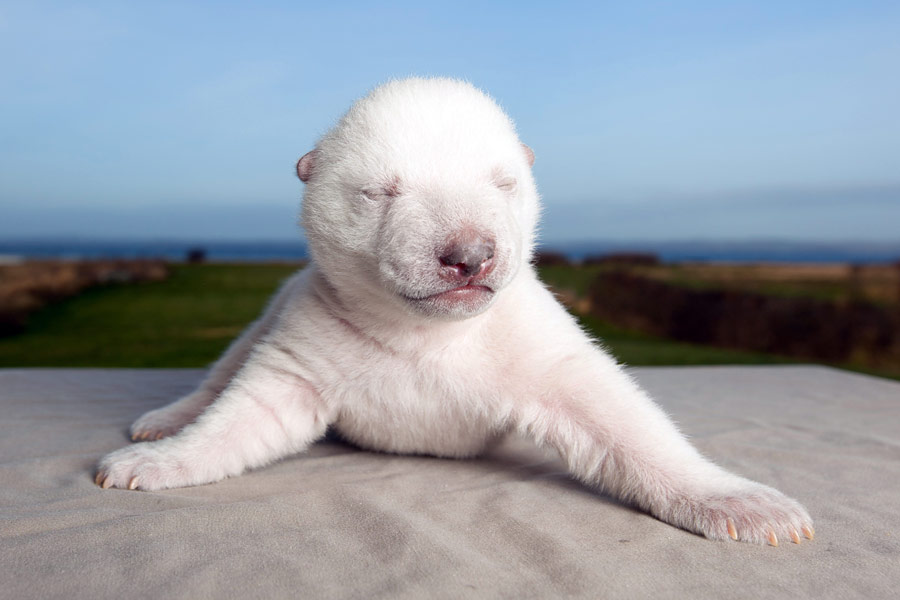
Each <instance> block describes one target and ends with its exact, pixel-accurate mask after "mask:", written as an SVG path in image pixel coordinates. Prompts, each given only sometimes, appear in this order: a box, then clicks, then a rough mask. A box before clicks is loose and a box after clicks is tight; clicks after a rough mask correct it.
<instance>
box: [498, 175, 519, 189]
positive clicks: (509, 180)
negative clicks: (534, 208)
mask: <svg viewBox="0 0 900 600" xmlns="http://www.w3.org/2000/svg"><path fill="white" fill-rule="evenodd" d="M516 184H517V182H516V178H515V177H508V176H507V177H500V178H499V179H494V185H495V186H497V189H499V190H502V191H504V192H514V191H515V190H516Z"/></svg>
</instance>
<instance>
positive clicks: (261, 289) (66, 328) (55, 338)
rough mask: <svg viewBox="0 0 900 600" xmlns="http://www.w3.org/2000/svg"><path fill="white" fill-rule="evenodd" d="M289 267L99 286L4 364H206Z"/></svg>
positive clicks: (638, 351)
mask: <svg viewBox="0 0 900 600" xmlns="http://www.w3.org/2000/svg"><path fill="white" fill-rule="evenodd" d="M296 269H297V265H290V264H206V265H183V264H176V265H173V266H172V274H171V276H170V277H169V278H168V279H167V280H165V281H162V282H156V283H145V284H134V285H123V286H107V287H102V288H94V289H91V290H88V291H87V292H84V293H82V294H80V295H78V296H76V297H74V298H71V299H69V300H65V301H62V302H60V303H57V304H53V305H51V306H49V307H47V308H45V309H43V310H41V311H39V312H37V313H35V314H33V315H32V316H31V318H30V319H29V323H28V327H27V329H26V331H25V332H24V333H22V334H19V335H15V336H11V337H6V338H0V366H2V367H24V366H79V367H82V366H84V367H86V366H92V367H202V366H205V365H208V364H209V363H211V362H212V361H214V360H215V359H216V357H217V356H218V355H219V354H220V353H221V352H222V350H224V349H225V347H226V346H227V345H228V343H229V342H230V341H231V340H232V339H234V337H235V336H236V335H238V333H240V331H241V330H242V328H243V327H244V326H245V325H247V324H248V323H249V322H250V321H252V320H253V319H254V318H255V317H256V316H257V315H258V314H259V313H260V311H261V310H262V308H263V306H264V304H265V302H266V300H267V299H268V298H269V296H270V295H271V294H272V292H273V291H274V290H275V289H276V287H277V286H278V284H279V283H280V282H281V281H283V280H284V279H285V278H286V277H288V276H289V275H290V274H291V273H293V272H294V271H296ZM591 275H592V271H591V270H590V269H585V270H578V269H573V268H572V267H550V268H547V269H545V270H543V271H542V276H543V277H544V278H545V280H547V281H549V282H550V283H551V284H552V285H555V286H559V287H560V288H566V289H575V290H579V291H583V290H584V288H585V287H586V285H587V281H588V280H589V279H590V276H591ZM582 323H583V324H584V326H585V327H586V329H588V330H589V331H591V332H592V333H593V334H594V335H596V336H598V337H600V338H602V340H603V342H604V343H605V345H606V346H607V347H608V348H609V349H610V350H611V351H612V352H613V353H614V354H615V355H616V356H617V357H618V358H619V359H620V360H622V361H624V362H626V363H628V364H632V365H676V364H677V365H684V364H759V363H776V362H787V359H782V358H778V357H774V356H769V355H761V354H754V353H748V352H738V351H731V350H722V349H717V348H709V347H705V346H696V345H692V344H684V343H679V342H672V341H668V340H661V339H656V338H653V337H650V336H646V335H641V334H636V333H631V332H627V331H623V330H620V329H617V328H616V327H614V326H612V325H610V324H608V323H604V322H602V321H599V320H597V319H594V318H591V317H586V318H584V319H583V320H582Z"/></svg>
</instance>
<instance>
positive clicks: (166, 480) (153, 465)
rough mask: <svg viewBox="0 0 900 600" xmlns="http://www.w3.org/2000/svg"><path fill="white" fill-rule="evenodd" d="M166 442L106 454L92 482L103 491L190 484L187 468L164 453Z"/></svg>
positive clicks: (155, 488)
mask: <svg viewBox="0 0 900 600" xmlns="http://www.w3.org/2000/svg"><path fill="white" fill-rule="evenodd" d="M168 441H169V440H164V441H162V442H154V443H152V444H140V445H134V446H126V447H125V448H122V449H121V450H116V451H115V452H112V453H110V454H107V455H106V456H105V457H104V458H103V459H102V460H101V461H100V464H99V465H98V466H97V475H96V477H95V478H94V482H95V483H96V484H97V485H99V486H101V487H103V488H104V489H106V488H111V487H116V488H122V489H129V490H147V491H151V490H161V489H166V488H175V487H184V486H187V485H194V484H195V483H196V482H194V481H192V479H193V477H192V473H191V471H190V469H189V468H187V466H186V465H184V464H181V463H180V462H179V461H178V460H177V459H176V458H175V457H174V456H173V455H172V454H171V453H167V452H166V447H165V445H166V442H168Z"/></svg>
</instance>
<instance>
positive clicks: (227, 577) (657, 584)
mask: <svg viewBox="0 0 900 600" xmlns="http://www.w3.org/2000/svg"><path fill="white" fill-rule="evenodd" d="M633 373H634V374H635V376H636V377H637V378H638V380H639V381H640V382H641V383H642V384H643V385H644V386H645V387H646V388H647V389H648V390H649V391H650V392H651V393H652V394H653V395H654V397H655V398H656V399H657V401H658V402H659V403H660V404H661V405H662V406H663V407H664V408H665V409H666V410H667V411H668V413H669V414H670V415H672V416H673V418H674V419H675V420H676V421H677V422H678V423H679V425H680V427H681V428H682V430H683V431H685V432H686V433H688V434H689V435H690V436H691V437H692V438H693V441H694V443H695V444H696V445H697V446H698V447H699V448H700V449H701V451H702V452H704V453H705V454H706V455H708V456H710V457H712V458H713V459H714V460H715V461H716V462H718V463H719V464H721V465H723V466H725V467H727V468H729V469H732V470H734V471H736V472H737V473H740V474H742V475H744V476H747V477H750V478H752V479H756V480H758V481H761V482H763V483H766V484H769V485H772V486H774V487H777V488H778V489H780V490H782V491H783V492H785V493H786V494H788V495H790V496H793V497H795V498H797V499H798V500H800V502H802V503H803V504H805V505H806V507H807V508H808V509H809V512H810V513H811V514H812V516H813V518H814V519H815V526H816V539H815V540H814V541H812V542H804V543H803V544H801V545H799V546H798V545H794V544H791V543H790V542H789V541H788V540H782V541H781V546H780V547H778V548H772V547H764V546H755V545H749V544H740V543H736V542H711V541H708V540H706V539H703V538H701V537H698V536H696V535H693V534H690V533H687V532H684V531H680V530H678V529H675V528H674V527H671V526H669V525H666V524H665V523H662V522H660V521H657V520H656V519H654V518H652V517H650V516H648V515H646V514H644V513H641V512H638V511H636V510H633V509H631V508H628V507H626V506H623V505H621V504H618V503H617V502H614V501H612V500H609V499H607V498H604V497H602V496H600V495H598V494H597V493H595V492H592V491H590V490H588V489H586V488H584V487H582V486H581V485H580V484H578V483H576V482H574V481H572V480H570V478H569V477H568V476H567V475H566V473H565V471H564V469H563V466H562V464H561V462H560V461H559V460H558V459H557V458H555V457H553V456H551V455H547V454H545V453H543V452H542V451H540V450H537V449H536V448H534V447H533V446H532V445H531V444H529V443H528V442H527V441H524V440H518V439H511V440H509V441H508V442H506V443H504V444H503V445H501V446H500V447H498V448H496V449H495V450H493V451H492V452H491V453H490V454H489V455H487V456H485V457H484V458H481V459H477V460H463V461H454V460H446V459H435V458H427V457H418V456H396V455H388V454H378V453H372V452H364V451H360V450H357V449H355V448H353V447H350V446H347V445H344V444H341V443H339V442H334V441H326V442H322V443H319V444H317V445H316V446H314V447H313V448H312V449H311V450H310V451H309V452H307V453H305V454H303V455H300V456H297V457H293V458H289V459H286V460H284V461H282V462H280V463H277V464H275V465H272V466H270V467H268V468H265V469H261V470H258V471H255V472H252V473H248V474H245V475H243V476H241V477H238V478H234V479H229V480H227V481H223V482H220V483H217V484H212V485H206V486H201V487H194V488H186V489H176V490H167V491H163V492H132V491H123V490H101V489H100V488H98V487H97V486H95V485H94V483H93V473H94V471H93V469H94V466H95V464H96V462H97V460H98V459H99V458H100V457H101V455H103V454H105V453H106V452H109V451H111V450H114V449H116V448H119V447H121V446H123V445H125V444H126V443H127V438H126V429H127V427H128V425H129V424H130V423H131V421H133V420H134V419H135V418H136V417H138V416H139V415H141V414H142V413H143V412H144V411H146V410H148V409H151V408H155V407H158V406H161V405H163V404H166V403H167V402H169V401H171V400H172V399H174V398H176V397H177V396H179V395H181V394H184V393H186V392H188V391H190V390H191V388H192V386H194V385H195V384H196V383H197V382H198V381H199V380H200V378H201V376H202V372H201V371H199V370H88V369H84V370H74V369H72V370H56V369H37V370H2V371H0V598H67V599H70V598H111V597H113V596H122V597H125V596H127V597H129V598H145V597H148V598H149V597H154V598H178V597H181V598H282V597H291V598H297V597H301V598H303V597H308V598H476V597H479V598H480V597H484V598H554V597H585V598H600V597H605V598H648V597H653V598H682V597H689V596H690V597H698V598H778V597H792V598H796V597H808V598H849V597H866V598H892V597H896V596H895V594H896V593H897V590H898V589H900V540H898V532H900V384H898V383H896V382H892V381H888V380H883V379H877V378H873V377H866V376H862V375H855V374H850V373H846V372H842V371H837V370H832V369H827V368H821V367H696V368H640V369H634V370H633Z"/></svg>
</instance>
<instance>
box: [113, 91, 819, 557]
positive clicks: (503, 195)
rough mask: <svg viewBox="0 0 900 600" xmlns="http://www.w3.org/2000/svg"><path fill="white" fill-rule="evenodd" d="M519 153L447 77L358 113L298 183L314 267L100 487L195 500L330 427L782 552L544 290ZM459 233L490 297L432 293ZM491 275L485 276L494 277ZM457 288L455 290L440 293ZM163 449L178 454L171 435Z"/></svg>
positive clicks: (749, 491)
mask: <svg viewBox="0 0 900 600" xmlns="http://www.w3.org/2000/svg"><path fill="white" fill-rule="evenodd" d="M532 159H533V156H532V155H530V150H528V149H527V148H526V147H523V146H522V145H521V143H520V142H519V140H518V138H517V135H516V132H515V129H514V126H513V124H512V122H511V121H510V120H509V118H508V117H507V116H506V115H505V114H504V113H503V112H502V110H501V109H500V108H499V107H498V106H497V105H496V103H495V102H494V101H493V100H491V99H490V98H489V97H487V96H486V95H484V94H483V93H482V92H480V91H479V90H477V89H475V88H474V87H472V86H471V85H469V84H467V83H463V82H459V81H455V80H450V79H407V80H402V81H394V82H391V83H388V84H386V85H383V86H381V87H379V88H377V89H375V90H374V91H373V92H371V93H370V94H369V95H368V96H366V97H365V98H363V99H362V100H360V101H359V102H357V103H356V104H355V105H354V106H353V107H352V108H351V109H350V111H349V112H348V113H347V114H346V115H345V116H344V117H343V119H342V120H341V121H340V123H339V124H338V125H337V126H336V127H335V128H334V129H333V130H332V131H331V132H329V133H328V134H327V135H326V136H325V137H324V138H323V139H322V140H321V141H320V142H319V144H318V145H317V147H316V149H315V150H314V151H313V152H312V153H310V154H308V155H306V156H305V157H304V159H303V160H302V161H301V163H300V164H299V165H298V172H299V173H300V175H301V178H303V179H305V180H307V181H308V185H307V189H306V194H305V197H304V203H303V222H304V225H305V228H306V231H307V235H308V240H309V244H310V249H311V253H312V262H311V264H310V265H309V266H308V267H307V268H306V269H305V270H303V271H301V272H300V273H298V274H297V275H296V276H294V277H293V278H292V279H291V280H289V281H288V282H287V283H286V284H285V285H284V286H283V287H282V289H281V290H280V291H279V292H278V294H277V296H276V297H275V299H274V301H273V302H272V303H271V304H270V306H269V307H268V309H267V310H266V312H265V314H264V315H263V316H262V318H261V319H260V320H259V321H257V322H256V323H254V324H253V325H252V326H251V327H250V328H248V329H247V331H246V332H245V333H244V334H243V335H242V336H241V337H240V338H239V339H238V340H237V341H236V342H235V343H234V344H232V346H231V347H230V348H229V349H228V351H227V352H226V353H225V355H224V356H223V357H222V358H221V359H220V361H219V362H218V363H217V364H216V365H215V367H213V369H212V371H211V372H210V374H209V376H208V377H207V379H206V381H204V382H203V384H202V385H201V387H200V388H199V389H198V390H197V391H196V392H194V393H192V394H190V395H189V396H187V397H185V398H183V399H181V400H179V401H177V402H175V403H174V404H172V405H170V406H167V407H165V408H162V409H159V410H155V411H152V412H150V413H148V414H146V415H144V416H143V417H141V418H140V419H138V421H137V422H136V423H135V424H134V426H133V427H132V433H133V435H134V437H135V439H155V438H158V437H164V439H161V440H159V441H154V442H152V443H145V444H135V445H132V446H129V447H127V448H123V449H121V450H119V451H117V452H113V453H112V454H110V455H108V456H107V457H105V458H104V459H103V460H102V461H101V463H100V466H99V470H98V477H97V480H98V483H102V484H103V485H104V487H109V486H116V487H131V488H139V489H143V490H156V489H162V488H171V487H180V486H187V485H198V484H203V483H209V482H213V481H218V480H220V479H222V478H224V477H228V476H233V475H238V474H240V473H242V472H243V471H245V470H247V469H248V468H254V467H260V466H262V465H265V464H267V463H270V462H272V461H274V460H277V459H278V458H281V457H283V456H286V455H288V454H292V453H296V452H300V451H302V450H303V449H304V448H306V447H308V446H309V444H311V443H312V442H314V441H315V440H316V439H318V438H320V437H321V436H322V435H323V434H324V433H325V430H326V428H327V427H329V426H332V427H334V428H335V429H336V430H337V431H338V432H339V433H340V434H341V435H342V436H343V437H345V438H346V439H348V440H350V441H352V442H354V443H356V444H358V445H359V446H362V447H364V448H371V449H376V450H383V451H389V452H403V453H407V452H408V453H412V452H415V453H428V454H433V455H437V456H446V457H466V456H474V455H477V454H478V453H479V452H481V451H482V450H483V449H484V448H485V446H486V445H487V444H488V443H490V442H491V441H492V440H493V439H495V438H497V437H498V436H502V435H505V434H508V433H510V432H518V433H520V434H522V435H526V436H530V437H531V438H533V439H534V440H535V441H536V442H537V443H538V444H541V445H544V446H549V447H552V448H554V449H556V450H557V451H558V452H559V453H560V455H561V456H562V457H563V459H564V460H565V461H566V463H567V464H568V466H569V469H570V470H571V472H572V473H573V474H574V475H575V476H576V477H578V478H579V479H581V480H582V481H584V482H585V483H587V484H590V485H593V486H597V487H599V488H600V489H602V490H604V491H605V492H607V493H609V494H611V495H613V496H616V497H618V498H620V499H622V500H624V501H627V502H631V503H633V504H635V505H637V506H639V507H641V508H642V509H644V510H646V511H648V512H650V513H651V514H653V515H655V516H657V517H659V518H660V519H662V520H664V521H667V522H669V523H672V524H673V525H676V526H679V527H683V528H685V529H688V530H690V531H694V532H697V533H700V534H703V535H706V536H708V537H711V538H718V539H722V538H726V537H728V535H729V534H728V530H727V525H726V523H727V519H731V520H732V521H733V523H734V526H735V530H736V532H737V534H738V536H739V537H740V539H742V540H748V541H756V542H762V541H766V540H768V539H770V538H769V532H770V530H771V531H772V532H773V533H775V534H777V535H778V536H780V537H781V538H782V539H785V538H788V536H791V537H794V534H795V533H796V532H799V531H801V530H803V528H805V527H809V528H810V529H809V531H811V520H810V518H809V515H808V514H807V513H806V511H805V510H804V509H803V508H802V507H801V506H800V505H799V504H797V503H796V502H795V501H793V500H791V499H789V498H787V497H785V496H783V495H782V494H780V493H779V492H777V491H775V490H773V489H771V488H768V487H766V486H763V485H760V484H758V483H754V482H751V481H748V480H746V479H743V478H741V477H738V476H736V475H732V474H730V473H727V472H725V471H723V470H722V469H720V468H719V467H717V466H715V465H714V464H712V463H711V462H709V461H707V460H706V459H704V458H703V457H701V456H700V455H699V454H698V453H697V452H696V451H695V450H694V448H693V447H692V446H691V445H689V444H688V443H687V441H686V440H685V439H684V437H683V436H682V435H681V434H680V433H679V432H678V431H677V430H676V428H675V427H674V425H673V424H672V423H671V421H670V420H669V419H668V418H667V417H666V415H664V414H663V412H662V411H661V410H660V409H659V408H658V407H657V406H656V405H655V404H654V403H653V402H652V401H651V400H650V398H648V396H647V395H646V394H645V393H644V392H643V391H642V390H641V389H640V388H639V387H638V386H637V385H636V384H635V383H634V381H632V379H631V378H630V377H629V376H628V375H627V374H626V373H625V372H624V371H623V370H622V369H621V368H620V367H619V366H618V365H617V364H616V363H615V362H614V360H613V359H612V358H610V357H609V356H608V355H607V354H606V353H604V352H603V351H602V350H601V349H600V348H599V347H598V346H597V345H596V344H595V343H594V342H593V341H592V340H590V339H589V338H588V337H587V336H586V335H585V334H584V333H583V332H582V331H581V330H580V329H579V327H578V325H577V324H576V322H575V321H574V320H573V319H572V317H571V316H569V314H568V313H567V312H566V311H565V310H564V309H563V308H562V307H560V305H559V304H558V303H557V302H556V300H555V299H554V298H553V297H552V295H551V294H550V293H549V292H548V291H547V290H546V289H545V288H544V286H543V285H542V284H541V283H540V281H538V278H537V277H536V275H535V271H534V269H533V267H532V266H531V265H530V258H531V253H532V249H533V246H534V239H535V228H536V226H537V219H538V212H539V208H538V194H537V190H536V187H535V183H534V180H533V178H532V175H531V170H530V161H531V160H532ZM460 232H470V233H471V232H476V233H477V234H478V235H480V236H482V237H483V238H485V239H488V238H489V239H491V240H493V242H494V246H495V249H494V253H493V258H492V259H490V260H491V263H490V269H489V270H488V269H485V270H486V271H487V272H486V273H482V274H481V275H480V276H479V277H480V278H476V279H477V281H476V280H475V279H473V282H475V283H479V284H481V285H483V286H486V287H487V288H490V290H491V291H490V292H485V291H484V289H483V288H481V291H475V292H472V293H471V294H468V295H467V294H460V296H463V297H461V298H457V297H456V296H454V295H453V293H450V294H443V292H445V291H447V290H449V289H452V288H453V287H454V286H455V285H456V284H454V283H452V282H451V283H448V279H447V277H448V273H451V271H448V269H451V270H452V267H445V266H442V265H441V263H440V262H439V261H438V260H437V257H438V256H439V255H440V252H441V250H442V248H443V247H445V246H446V245H447V244H451V245H452V244H453V243H455V242H454V240H456V239H458V236H459V235H461V233H460ZM485 264H489V263H488V262H486V263H485ZM451 275H452V273H451ZM165 436H170V437H165Z"/></svg>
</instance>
